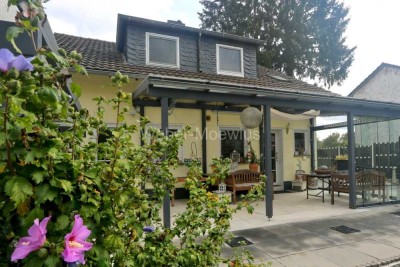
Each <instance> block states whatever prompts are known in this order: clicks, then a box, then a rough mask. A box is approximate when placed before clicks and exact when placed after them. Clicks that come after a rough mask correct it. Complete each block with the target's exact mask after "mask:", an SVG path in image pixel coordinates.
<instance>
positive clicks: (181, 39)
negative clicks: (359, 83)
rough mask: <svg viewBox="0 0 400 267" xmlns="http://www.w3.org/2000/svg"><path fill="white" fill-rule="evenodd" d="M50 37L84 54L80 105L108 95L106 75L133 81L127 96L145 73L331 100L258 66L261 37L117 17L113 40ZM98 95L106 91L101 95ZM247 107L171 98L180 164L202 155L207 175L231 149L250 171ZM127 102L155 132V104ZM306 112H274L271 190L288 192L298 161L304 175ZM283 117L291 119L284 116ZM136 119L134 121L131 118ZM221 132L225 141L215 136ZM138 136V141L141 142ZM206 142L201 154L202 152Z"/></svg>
mask: <svg viewBox="0 0 400 267" xmlns="http://www.w3.org/2000/svg"><path fill="white" fill-rule="evenodd" d="M55 37H56V39H57V42H58V44H59V46H60V47H62V48H64V49H66V50H68V51H71V50H77V51H79V52H81V53H82V54H83V59H82V62H81V63H82V64H83V65H84V66H85V67H86V68H87V70H88V71H89V73H90V76H89V77H82V76H74V77H73V79H74V81H75V82H77V83H79V84H81V85H83V88H84V90H83V94H82V99H81V104H82V105H83V106H85V107H90V106H91V105H90V104H89V102H87V101H90V100H91V99H92V98H93V97H95V96H97V95H99V94H104V93H107V92H110V91H109V89H100V88H101V87H102V86H103V85H104V84H106V83H107V76H109V75H111V74H113V72H115V71H116V70H120V71H121V72H123V73H125V74H129V75H130V76H131V78H133V79H132V80H133V82H132V84H131V85H129V88H127V90H128V91H130V92H134V91H135V90H136V88H137V87H139V86H140V85H141V84H143V80H144V79H145V78H146V77H147V76H148V75H149V74H151V75H154V77H158V78H159V79H160V80H162V83H165V86H167V84H168V82H169V81H168V80H167V79H171V78H172V79H179V80H183V81H195V82H197V83H198V84H197V86H200V87H207V86H208V85H210V86H214V85H217V86H220V87H238V90H239V91H243V92H245V91H246V90H247V88H249V87H254V86H256V87H259V88H277V89H279V88H281V89H284V90H288V91H293V92H296V93H299V92H301V93H312V94H319V95H325V96H336V94H334V93H332V92H329V91H327V90H324V89H322V88H319V87H316V86H313V85H309V84H307V83H304V82H302V81H299V80H296V79H294V78H292V77H288V76H286V75H282V74H281V73H278V72H276V71H272V70H269V69H266V68H264V67H262V66H258V65H257V63H256V50H257V48H258V46H259V45H260V44H261V43H262V42H261V41H259V40H254V39H250V38H244V37H239V36H235V35H229V34H222V33H218V32H212V31H205V30H200V29H195V28H191V27H186V26H185V25H183V24H182V22H177V21H169V22H158V21H154V20H148V19H142V18H137V17H130V16H125V15H119V17H118V29H117V42H116V43H113V42H107V41H101V40H95V39H90V38H82V37H77V36H70V35H65V34H58V33H56V34H55ZM102 90H104V92H101V93H100V91H102ZM107 90H108V91H107ZM211 90H218V89H210V91H211ZM260 90H264V89H260ZM110 94H111V92H110ZM184 97H185V92H184V91H182V92H181V97H180V98H184ZM249 104H250V103H249ZM249 104H248V105H235V104H234V103H229V101H226V102H225V101H223V102H221V101H218V102H214V103H207V102H206V101H196V102H195V103H175V102H174V100H172V101H170V102H169V104H168V105H169V117H168V120H169V127H168V128H169V129H172V130H174V129H180V128H182V126H184V125H189V126H191V128H192V132H191V134H190V135H189V136H188V137H187V139H186V141H185V144H184V146H183V149H182V152H181V158H182V161H185V160H188V159H191V158H193V157H194V158H200V159H201V160H202V161H203V163H205V166H204V172H205V173H207V172H209V171H210V169H209V166H208V165H209V163H210V162H211V159H212V158H214V157H221V156H223V157H230V154H231V153H232V152H233V150H236V151H238V152H239V153H240V156H241V159H242V162H241V163H239V167H238V168H248V163H247V162H245V159H244V158H245V155H246V152H247V149H248V146H247V141H251V142H252V145H253V147H254V149H255V151H256V153H257V155H258V156H259V155H260V138H259V137H260V131H259V129H258V127H257V129H245V128H244V127H243V126H242V124H241V123H240V114H241V111H242V110H243V109H244V108H246V107H247V106H249ZM133 105H134V107H135V109H134V110H135V112H137V114H138V113H140V108H141V107H142V115H145V116H148V117H149V119H150V121H152V123H153V125H154V126H156V127H160V128H161V117H160V108H159V103H157V99H154V98H147V97H144V98H137V99H135V100H133ZM201 107H204V111H205V118H206V122H205V123H206V127H205V128H206V131H205V132H204V131H203V129H202V116H201V110H200V109H199V108H201ZM93 108H94V107H93ZM196 108H197V109H196ZM136 109H137V110H138V111H136ZM306 110H307V109H299V110H296V109H293V108H292V109H289V108H286V109H281V111H279V110H273V113H272V137H271V138H272V142H273V150H274V151H273V159H272V160H273V163H272V165H273V170H272V171H273V172H275V177H276V182H275V187H274V189H275V190H283V189H285V182H286V187H287V188H289V187H290V182H291V181H292V180H294V177H295V176H294V174H295V171H296V170H297V168H298V162H299V160H300V161H301V162H302V168H303V169H304V170H305V171H306V172H309V171H310V166H311V163H310V155H311V146H310V131H309V126H310V119H311V118H313V117H312V116H306V115H304V116H297V115H296V113H301V112H304V111H306ZM289 112H291V113H295V114H288V113H289ZM109 114H111V113H109ZM135 116H137V115H135ZM135 116H133V118H134V119H135V120H136V119H137V117H135ZM112 120H113V118H110V122H111V121H112ZM221 135H224V136H226V138H220V136H221ZM136 138H137V142H139V137H138V136H137V137H136ZM204 139H206V144H205V150H206V152H205V150H204V149H203V148H202V146H203V145H204V144H203V143H202V141H203V140H204ZM261 145H262V144H261ZM186 171H187V168H186V167H184V166H182V167H180V168H178V170H175V175H177V176H184V175H185V173H186ZM178 194H179V193H178Z"/></svg>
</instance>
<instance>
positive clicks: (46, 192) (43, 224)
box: [0, 0, 264, 266]
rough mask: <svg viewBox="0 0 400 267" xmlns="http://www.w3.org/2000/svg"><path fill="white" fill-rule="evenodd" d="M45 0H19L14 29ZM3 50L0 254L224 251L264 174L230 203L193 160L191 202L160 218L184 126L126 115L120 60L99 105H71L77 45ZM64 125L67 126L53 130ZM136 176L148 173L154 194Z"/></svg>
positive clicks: (128, 258)
mask: <svg viewBox="0 0 400 267" xmlns="http://www.w3.org/2000/svg"><path fill="white" fill-rule="evenodd" d="M19 2H20V1H17V0H13V1H9V4H15V3H19ZM41 2H42V1H40V0H31V1H26V2H25V3H27V4H29V5H31V6H30V9H28V10H30V11H29V12H28V13H26V14H25V15H26V16H27V17H24V16H25V15H24V14H19V15H18V21H17V22H21V21H23V22H24V23H20V24H17V26H16V27H17V28H20V27H24V28H23V30H18V29H16V28H13V29H12V30H11V31H10V33H9V34H8V35H9V39H10V40H12V39H13V38H16V37H17V35H18V34H17V33H19V32H23V31H25V32H28V33H29V34H31V35H32V36H33V34H32V33H33V32H34V31H35V29H36V28H37V27H36V26H35V25H36V23H37V19H36V18H38V17H39V16H40V14H41ZM32 10H38V11H37V12H36V11H35V12H33V11H32ZM39 19H40V17H39ZM1 53H2V54H0V62H1V63H0V66H1V68H2V71H1V72H0V103H3V105H2V106H1V108H0V153H1V158H0V265H6V266H20V265H22V264H23V265H26V266H62V265H63V264H64V262H68V263H72V262H75V263H76V262H78V263H81V264H87V265H89V266H213V265H216V264H218V263H220V262H226V263H227V262H228V261H229V259H223V258H222V257H221V255H220V252H221V247H222V245H223V243H224V241H225V238H226V237H225V236H226V234H227V233H228V231H229V227H230V223H229V220H230V219H231V218H232V214H233V213H234V212H235V211H236V210H238V209H242V208H247V210H248V211H249V212H252V211H253V208H252V206H251V205H250V203H251V202H253V201H255V200H257V199H259V198H260V197H262V195H263V192H264V189H263V187H262V186H263V185H264V183H261V184H260V186H258V187H254V188H253V189H252V190H251V192H249V194H248V195H247V196H246V199H245V200H244V201H242V202H241V203H240V204H238V206H234V207H230V206H229V201H228V200H227V199H223V200H222V201H221V200H220V199H219V198H218V197H217V196H215V195H214V194H212V193H210V192H207V190H206V189H205V187H204V186H203V185H202V184H201V183H200V182H199V181H200V179H199V177H201V169H200V168H199V166H198V165H195V164H194V165H192V166H191V167H190V169H189V174H188V176H189V178H188V179H187V182H186V185H185V186H186V188H187V189H188V190H189V192H190V199H189V202H188V205H187V208H186V210H185V211H184V212H183V213H182V214H180V215H179V216H177V218H176V223H175V225H174V227H172V228H170V229H169V228H164V227H163V225H162V220H161V217H160V210H161V207H162V203H163V199H164V196H165V194H166V192H171V190H172V189H173V188H174V186H175V182H176V178H175V177H174V176H173V175H172V173H171V171H170V170H171V168H174V167H176V166H177V165H178V163H179V159H178V149H179V147H180V146H181V145H182V142H183V136H184V134H185V132H187V130H188V128H185V129H183V130H182V131H180V132H178V133H176V134H174V135H171V136H164V135H163V134H162V133H161V132H160V131H159V130H158V129H154V128H151V127H147V125H148V123H149V121H148V120H147V119H146V118H141V119H140V123H139V125H130V124H128V123H127V122H126V120H125V115H126V114H129V113H128V112H129V107H130V105H131V94H128V93H125V92H123V91H122V90H121V87H122V85H124V84H126V83H128V82H129V79H128V77H127V76H125V75H122V74H121V73H119V72H117V73H116V74H115V76H113V77H112V78H111V85H112V86H113V87H114V89H110V90H115V97H114V98H112V99H104V98H103V97H101V96H99V97H97V98H95V99H94V103H95V105H96V106H97V112H96V113H95V114H89V112H88V111H87V110H86V109H81V110H76V109H74V108H73V104H74V103H73V100H72V99H71V97H70V96H69V95H68V94H67V93H65V90H64V89H65V88H67V82H68V84H69V87H70V89H71V90H72V91H73V93H74V94H75V95H76V96H77V97H79V96H80V93H81V88H80V87H79V85H77V84H75V83H73V82H72V83H69V81H70V80H69V78H70V77H71V75H70V74H68V70H69V69H71V68H74V69H75V71H76V72H77V73H78V74H79V73H82V74H86V71H85V69H84V68H83V67H82V66H80V65H79V64H78V62H79V60H80V59H81V55H80V54H79V53H77V52H75V51H72V52H70V53H67V52H66V51H64V50H62V49H60V50H59V51H58V53H55V52H52V51H47V50H46V49H43V48H41V49H38V50H37V55H36V56H35V57H34V58H33V59H32V60H27V59H24V58H21V57H17V58H18V59H16V58H14V57H11V56H10V54H9V53H8V52H7V51H2V52H1ZM27 61H28V62H29V64H31V66H32V67H31V66H30V65H29V64H28V62H27ZM50 62H51V64H50ZM20 63H24V64H20ZM106 106H109V107H111V108H112V110H114V111H115V114H114V115H115V128H114V129H112V131H111V135H110V136H109V138H108V139H107V140H106V142H103V143H102V142H99V139H100V136H101V135H102V134H105V133H106V132H107V131H108V129H107V125H106V123H105V119H104V113H105V110H106V108H105V107H106ZM60 125H64V126H67V128H68V130H67V131H64V132H60V130H59V128H60ZM145 129H146V131H147V132H148V133H149V135H148V136H149V138H143V145H141V146H138V145H135V144H134V143H133V141H132V135H133V134H134V133H135V132H137V131H138V130H141V131H144V130H145ZM87 137H92V138H87ZM105 158H106V159H107V161H105V160H98V159H105ZM160 159H162V160H160ZM144 184H151V185H152V192H151V194H150V193H149V192H147V191H146V190H144V188H143V187H142V186H143V185H144ZM77 214H79V215H77ZM40 219H41V221H40ZM72 220H74V225H73V227H72V230H71V232H70V233H68V234H67V232H68V231H69V229H70V225H71V222H72ZM83 221H84V222H85V225H86V226H84V225H83ZM32 224H33V226H32ZM88 229H90V231H89V230H88ZM26 232H28V236H27V237H25V235H26ZM200 237H202V238H200ZM18 240H19V241H18ZM44 240H45V241H44ZM175 240H179V241H178V242H179V244H176V241H175ZM11 260H12V261H17V263H13V262H12V261H11ZM236 262H242V261H239V260H236Z"/></svg>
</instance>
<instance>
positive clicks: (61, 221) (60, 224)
mask: <svg viewBox="0 0 400 267" xmlns="http://www.w3.org/2000/svg"><path fill="white" fill-rule="evenodd" d="M68 225H69V218H68V216H67V215H61V216H58V218H57V222H56V230H64V229H65V228H67V227H68Z"/></svg>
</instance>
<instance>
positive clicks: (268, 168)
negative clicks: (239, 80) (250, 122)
mask: <svg viewBox="0 0 400 267" xmlns="http://www.w3.org/2000/svg"><path fill="white" fill-rule="evenodd" d="M262 138H264V151H263V153H264V166H265V175H266V176H267V182H266V190H265V209H266V215H267V217H268V219H271V218H272V215H273V207H272V198H273V194H274V180H273V179H272V147H271V106H270V105H269V104H265V105H264V136H263V137H262Z"/></svg>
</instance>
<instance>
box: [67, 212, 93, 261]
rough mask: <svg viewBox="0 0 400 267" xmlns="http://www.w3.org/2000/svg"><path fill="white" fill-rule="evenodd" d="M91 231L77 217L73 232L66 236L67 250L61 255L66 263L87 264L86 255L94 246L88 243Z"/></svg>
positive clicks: (77, 216)
mask: <svg viewBox="0 0 400 267" xmlns="http://www.w3.org/2000/svg"><path fill="white" fill-rule="evenodd" d="M90 233H91V231H90V230H89V229H88V228H87V227H86V226H84V225H83V220H82V218H81V217H80V216H79V215H75V222H74V226H73V227H72V231H71V232H70V233H69V234H67V235H66V236H65V249H64V251H63V253H62V254H61V255H62V257H63V259H64V261H65V262H80V263H82V264H85V258H84V253H85V251H88V250H89V249H91V248H92V246H93V244H92V243H89V242H86V241H85V239H86V238H88V237H89V235H90Z"/></svg>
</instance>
